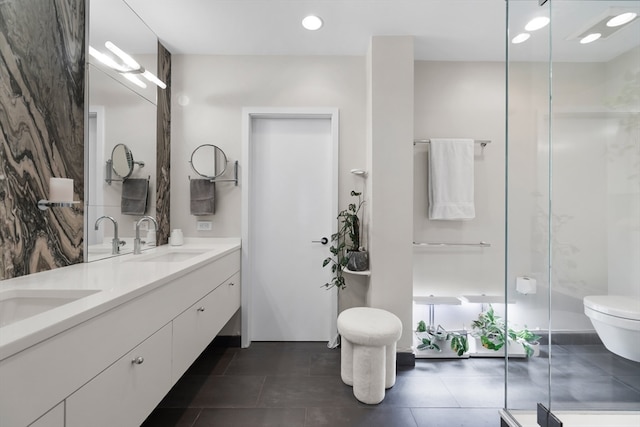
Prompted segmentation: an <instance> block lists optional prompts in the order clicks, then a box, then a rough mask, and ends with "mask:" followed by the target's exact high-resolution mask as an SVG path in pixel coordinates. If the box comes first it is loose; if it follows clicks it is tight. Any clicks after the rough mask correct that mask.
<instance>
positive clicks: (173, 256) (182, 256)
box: [130, 251, 206, 262]
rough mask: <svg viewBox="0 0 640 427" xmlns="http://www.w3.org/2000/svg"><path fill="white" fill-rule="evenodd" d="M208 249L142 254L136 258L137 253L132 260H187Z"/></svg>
mask: <svg viewBox="0 0 640 427" xmlns="http://www.w3.org/2000/svg"><path fill="white" fill-rule="evenodd" d="M205 252H206V251H176V252H167V253H164V254H159V255H150V256H140V257H139V258H136V257H137V255H134V257H133V258H131V259H130V261H132V262H133V261H138V262H140V261H142V262H182V261H187V260H189V259H191V258H193V257H196V256H198V255H202V254H203V253H205Z"/></svg>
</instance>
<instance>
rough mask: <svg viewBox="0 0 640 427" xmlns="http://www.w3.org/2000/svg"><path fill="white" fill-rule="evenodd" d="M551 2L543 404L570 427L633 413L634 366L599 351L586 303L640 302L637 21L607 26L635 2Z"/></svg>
mask: <svg viewBox="0 0 640 427" xmlns="http://www.w3.org/2000/svg"><path fill="white" fill-rule="evenodd" d="M550 3H551V10H550V11H551V18H552V22H551V35H552V38H551V60H552V70H553V73H552V76H553V77H552V80H551V82H552V83H551V92H552V93H553V103H552V108H551V120H550V129H551V138H550V140H551V144H550V147H551V152H550V155H551V164H552V168H551V171H550V172H551V174H550V176H551V195H552V197H551V205H550V206H551V212H550V213H551V215H550V225H551V240H550V248H551V254H552V255H551V266H552V267H551V274H550V277H551V282H550V283H551V288H550V289H551V294H550V302H551V321H550V330H551V331H552V335H551V339H552V359H551V370H550V390H551V394H550V396H551V401H550V404H551V409H552V410H553V412H554V413H558V414H560V418H561V419H563V420H565V425H572V424H571V421H570V417H572V416H574V414H572V413H564V412H563V411H578V410H596V411H611V410H640V382H639V381H638V379H639V378H640V363H638V362H633V361H631V360H628V359H625V358H623V357H620V356H618V355H616V354H614V353H612V352H611V351H609V350H608V349H607V348H606V347H605V346H604V345H603V344H602V342H601V340H600V339H599V337H598V335H597V334H596V333H595V331H594V328H593V325H592V323H591V321H590V319H589V317H587V316H586V315H585V311H584V304H583V298H584V297H585V296H589V295H622V296H625V298H629V299H636V300H638V299H640V273H639V271H640V19H638V18H635V20H633V21H631V22H629V23H628V24H625V25H620V26H617V27H611V26H608V25H607V22H608V21H609V19H610V18H612V17H614V16H617V15H620V14H622V13H626V12H634V13H638V14H640V1H568V0H565V1H558V0H554V1H551V2H550ZM590 34H601V35H600V37H599V38H597V39H596V40H595V41H593V42H591V43H584V37H586V36H589V35H590ZM594 38H595V36H594ZM581 41H582V42H581ZM638 304H639V305H640V303H638ZM638 333H639V334H640V331H638ZM632 345H634V346H638V345H639V344H638V341H637V340H636V341H635V342H634V343H633V344H632ZM602 425H611V426H615V425H617V424H615V420H614V419H611V420H610V421H607V422H605V423H604V424H602Z"/></svg>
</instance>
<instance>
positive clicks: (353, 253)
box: [322, 190, 369, 289]
mask: <svg viewBox="0 0 640 427" xmlns="http://www.w3.org/2000/svg"><path fill="white" fill-rule="evenodd" d="M351 196H353V197H357V198H358V201H357V203H349V206H348V207H347V209H344V210H342V211H340V212H339V213H338V216H337V219H338V221H339V226H338V231H337V232H336V233H334V234H332V235H331V242H332V244H331V246H330V247H329V251H330V252H331V256H330V257H327V258H325V260H324V261H323V263H322V266H323V267H326V266H328V265H331V272H332V273H333V277H332V279H331V281H330V282H328V283H325V284H324V286H325V287H326V288H328V289H329V288H332V287H334V286H336V287H338V288H339V289H344V288H345V286H346V284H345V280H344V277H343V275H342V273H343V271H344V270H345V269H347V268H348V269H349V270H352V271H364V270H367V269H368V268H369V254H368V252H367V251H365V250H364V248H363V247H362V246H361V240H360V236H361V221H360V218H359V217H358V214H359V213H360V208H362V205H363V204H364V201H363V200H362V193H359V192H357V191H353V190H352V191H351Z"/></svg>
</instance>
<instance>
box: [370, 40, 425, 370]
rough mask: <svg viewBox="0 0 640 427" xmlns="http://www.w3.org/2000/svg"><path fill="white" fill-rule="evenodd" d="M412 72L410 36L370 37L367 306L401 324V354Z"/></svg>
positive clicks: (407, 273)
mask: <svg viewBox="0 0 640 427" xmlns="http://www.w3.org/2000/svg"><path fill="white" fill-rule="evenodd" d="M413 70H414V55H413V37H411V36H376V37H372V39H371V45H370V48H369V52H368V58H367V107H368V112H367V126H368V131H369V134H368V135H367V169H368V170H369V177H368V179H369V185H368V189H369V190H368V191H369V194H367V200H368V203H369V206H368V212H369V218H368V219H369V251H370V253H369V255H370V264H371V267H370V270H371V277H370V280H369V293H368V296H367V299H368V301H367V302H368V305H369V306H371V307H376V308H381V309H385V310H387V311H390V312H392V313H393V314H395V315H396V316H398V317H399V318H400V320H401V321H402V326H403V332H402V337H401V338H400V341H398V343H397V350H398V352H400V353H404V352H406V353H411V352H412V350H411V345H412V330H413V325H412V322H413V319H412V310H413V303H412V299H413V240H412V239H413V137H414V135H413V108H414V105H413V93H414V90H413ZM400 362H401V363H402V361H400Z"/></svg>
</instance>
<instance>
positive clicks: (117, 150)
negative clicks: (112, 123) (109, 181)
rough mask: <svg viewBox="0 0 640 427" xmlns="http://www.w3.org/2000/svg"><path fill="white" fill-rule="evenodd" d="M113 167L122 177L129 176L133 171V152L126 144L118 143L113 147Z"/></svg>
mask: <svg viewBox="0 0 640 427" xmlns="http://www.w3.org/2000/svg"><path fill="white" fill-rule="evenodd" d="M111 167H112V168H113V172H115V174H116V175H118V176H119V177H120V178H129V176H130V175H131V173H132V172H133V154H132V153H131V150H129V147H127V146H126V145H125V144H117V145H116V146H115V147H113V151H111Z"/></svg>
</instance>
